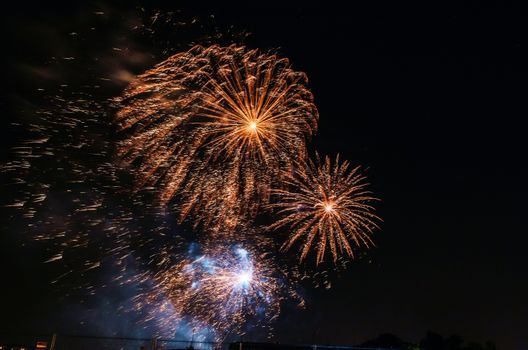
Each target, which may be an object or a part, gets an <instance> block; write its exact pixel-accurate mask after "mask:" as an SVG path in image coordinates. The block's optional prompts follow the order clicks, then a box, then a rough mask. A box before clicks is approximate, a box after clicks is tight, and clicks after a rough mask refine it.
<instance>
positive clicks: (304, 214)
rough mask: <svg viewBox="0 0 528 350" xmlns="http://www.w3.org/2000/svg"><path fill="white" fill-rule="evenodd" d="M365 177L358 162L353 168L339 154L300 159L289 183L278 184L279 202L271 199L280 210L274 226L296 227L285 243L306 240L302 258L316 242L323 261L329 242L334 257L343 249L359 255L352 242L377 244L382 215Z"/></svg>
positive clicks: (292, 228)
mask: <svg viewBox="0 0 528 350" xmlns="http://www.w3.org/2000/svg"><path fill="white" fill-rule="evenodd" d="M364 180H365V177H364V176H363V175H361V174H360V173H359V167H356V168H354V169H351V170H349V163H348V162H347V161H344V162H342V163H340V161H339V156H337V158H336V160H335V162H333V164H332V161H331V160H330V158H329V157H328V156H327V157H325V158H324V161H322V160H321V158H320V157H319V155H316V159H315V162H313V161H311V160H308V161H306V162H300V163H299V166H298V169H296V170H295V171H294V172H293V173H291V174H290V175H288V177H287V179H286V180H285V184H286V185H287V186H288V187H289V188H287V189H278V190H276V191H275V193H276V194H277V196H278V202H277V203H273V204H271V205H270V206H271V207H272V208H275V209H277V214H278V215H279V216H281V218H280V219H278V220H277V221H276V222H275V223H274V224H273V225H272V226H271V227H272V228H274V229H276V228H279V227H282V226H288V227H289V229H290V230H291V234H290V236H289V238H288V240H287V241H286V242H285V243H284V245H283V246H282V249H283V250H288V249H290V248H291V247H292V246H293V245H294V244H296V243H298V242H300V241H302V246H301V251H300V260H301V261H302V260H304V259H305V258H306V256H307V255H308V253H309V252H310V251H311V250H312V248H313V246H314V245H315V250H316V252H317V253H316V254H317V257H316V264H319V263H321V262H322V261H323V259H324V255H325V252H326V251H327V249H328V248H329V250H330V251H331V253H332V257H333V261H334V263H335V262H336V261H337V258H338V256H339V255H340V254H347V255H348V256H352V257H353V256H354V253H353V250H352V245H353V244H355V245H356V246H362V245H363V246H366V247H369V246H370V245H372V244H373V243H372V240H371V238H370V234H371V233H372V232H373V230H374V229H375V228H377V225H376V221H377V220H378V217H377V216H376V215H375V214H373V211H374V208H373V207H372V206H371V205H370V204H369V203H370V202H372V201H373V200H375V198H374V197H372V195H371V193H370V192H369V191H368V190H367V189H366V187H367V185H368V184H367V183H365V182H364Z"/></svg>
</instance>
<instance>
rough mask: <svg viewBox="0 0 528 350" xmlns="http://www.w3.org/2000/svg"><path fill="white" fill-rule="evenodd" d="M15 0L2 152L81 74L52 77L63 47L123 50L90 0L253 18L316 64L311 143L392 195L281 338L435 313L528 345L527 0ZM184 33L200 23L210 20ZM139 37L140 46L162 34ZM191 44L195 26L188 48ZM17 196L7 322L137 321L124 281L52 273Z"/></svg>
mask: <svg viewBox="0 0 528 350" xmlns="http://www.w3.org/2000/svg"><path fill="white" fill-rule="evenodd" d="M11 5H12V6H9V5H5V6H6V7H10V8H9V10H7V9H5V10H4V13H3V14H2V29H3V33H4V45H3V46H4V48H5V50H4V53H3V57H2V61H3V67H4V70H5V71H4V73H3V79H4V83H3V84H2V85H3V86H2V89H3V93H2V97H3V98H2V102H1V105H0V106H1V108H2V115H3V118H2V125H1V127H2V128H1V130H2V156H1V157H0V159H1V161H2V163H3V162H5V161H8V160H10V159H11V157H12V152H11V151H10V149H11V148H12V147H15V146H17V145H18V144H19V143H20V142H21V141H22V140H23V138H24V137H25V136H26V135H25V133H24V131H22V132H21V131H20V129H19V128H18V127H13V126H12V124H13V123H20V122H27V121H28V120H31V116H28V114H29V113H28V111H31V110H33V109H34V108H35V106H38V105H39V103H42V101H43V97H42V93H41V92H38V91H37V89H38V88H39V87H41V86H44V87H46V90H47V89H48V88H49V90H51V89H52V88H53V87H56V86H58V85H60V84H63V83H64V82H65V81H70V82H71V80H72V78H71V77H72V76H75V74H74V73H72V72H71V71H69V70H68V69H65V70H64V71H58V72H55V73H57V75H49V76H47V75H46V74H44V73H45V72H44V71H45V70H42V71H41V70H39V68H41V67H47V65H48V64H49V62H50V61H51V60H50V57H52V56H57V57H61V56H68V55H80V56H82V55H87V56H89V55H91V54H92V52H91V51H90V50H88V49H87V47H92V48H93V50H95V51H94V52H96V53H101V52H104V50H105V49H108V50H111V48H105V47H104V45H105V44H106V43H107V42H106V41H105V40H103V39H101V41H100V42H99V40H98V38H97V36H88V35H86V37H83V35H84V34H83V31H85V29H86V26H89V25H90V23H91V22H90V21H91V20H92V17H90V16H92V13H93V12H94V11H97V10H98V9H104V11H107V13H108V14H109V16H110V17H109V18H110V19H109V22H108V23H110V22H111V21H113V20H115V21H116V23H117V22H118V20H117V19H118V18H120V20H121V21H122V20H123V17H126V16H127V15H128V14H129V13H135V12H136V11H137V8H136V5H139V6H140V7H141V6H143V7H145V8H148V9H151V10H152V9H159V10H160V11H161V12H168V11H175V10H181V11H182V12H181V15H182V16H185V17H186V18H192V17H193V16H196V17H198V18H200V20H204V21H205V23H206V24H207V23H209V22H207V18H209V21H211V22H210V23H213V25H211V27H213V26H217V27H218V28H220V31H222V30H225V29H226V28H230V26H233V28H234V29H233V31H234V32H240V33H242V32H248V33H250V35H249V36H247V38H246V39H244V40H243V43H244V44H245V45H247V46H248V47H250V48H259V49H261V50H263V51H266V50H274V51H276V52H278V53H279V54H280V55H281V56H283V57H287V58H289V59H290V61H291V63H292V65H293V67H294V68H295V69H296V70H300V71H303V72H305V73H306V74H307V75H308V79H309V87H310V89H311V91H312V92H313V94H314V96H315V103H316V105H317V108H318V110H319V114H320V117H319V127H318V132H317V134H316V136H315V138H314V140H313V142H312V145H311V147H313V148H317V149H318V150H319V152H321V153H323V154H331V155H335V154H337V153H340V154H341V156H342V157H343V158H345V159H348V160H349V161H351V163H352V164H354V165H361V166H362V168H363V169H364V170H365V171H366V175H367V177H368V180H369V182H370V183H371V184H372V185H371V186H372V187H371V188H372V190H373V192H374V193H375V194H376V196H377V197H379V198H380V199H381V201H380V203H379V204H378V208H379V209H378V214H379V215H380V216H381V217H382V218H383V222H382V223H381V229H380V230H378V231H376V233H375V234H374V241H375V243H376V247H375V248H372V249H370V250H368V251H366V254H365V256H363V257H361V258H360V259H357V260H356V261H352V262H351V263H350V264H349V265H348V269H347V270H345V271H340V272H339V273H337V274H336V276H333V277H332V279H331V288H330V289H326V288H324V287H320V288H312V287H310V286H309V285H308V284H307V285H303V286H302V293H303V294H304V297H305V299H306V303H307V308H306V310H297V311H295V312H294V311H292V312H289V313H288V314H285V313H283V314H282V315H281V318H280V319H279V321H278V323H277V325H276V327H275V336H276V339H279V340H281V342H284V343H292V342H293V343H325V344H360V343H362V342H364V341H366V340H368V339H372V338H374V337H376V336H377V335H379V334H382V333H392V334H395V335H397V336H399V337H401V338H402V339H404V340H406V341H411V342H417V341H419V339H421V338H422V337H423V336H425V334H426V332H427V331H428V330H432V331H435V332H437V333H439V334H441V335H443V336H449V335H452V334H458V335H460V336H462V337H463V338H464V339H466V340H468V341H478V342H482V343H483V342H485V341H487V340H491V341H493V342H495V343H496V344H497V345H498V347H499V348H500V349H519V350H520V349H525V348H526V347H528V335H527V334H526V329H528V303H527V302H526V300H525V299H526V295H528V279H527V278H526V277H527V276H526V271H527V267H528V264H527V262H526V259H525V249H526V248H525V247H526V243H528V239H527V237H526V234H525V232H526V223H525V220H526V218H525V216H526V215H525V213H524V212H525V208H526V204H525V201H526V197H527V195H528V191H527V185H526V179H527V178H528V176H527V175H528V171H527V170H528V168H527V165H526V161H525V159H526V141H525V135H524V133H525V128H524V127H523V123H522V119H521V118H525V117H526V104H525V103H524V102H525V98H526V97H525V94H524V90H525V89H523V87H524V85H525V84H526V83H525V82H526V80H527V78H528V76H527V68H526V62H527V58H528V46H527V45H528V41H527V40H528V39H527V38H526V35H525V34H524V33H526V32H528V28H527V26H528V15H527V14H528V12H526V9H525V8H524V7H523V6H520V5H516V4H515V3H511V4H506V3H504V4H497V3H493V2H486V3H475V2H466V1H462V2H448V3H443V4H442V5H436V4H427V3H419V2H411V3H406V4H398V3H391V2H376V3H370V4H350V5H349V7H348V8H347V7H345V5H338V4H337V3H331V2H323V3H320V4H318V5H307V4H303V2H297V1H295V2H294V3H290V4H288V5H285V4H282V3H281V2H279V1H274V2H269V3H266V4H262V6H260V5H261V4H250V5H247V4H246V5H238V4H236V5H235V4H229V5H228V4H222V5H219V4H216V5H212V6H209V5H208V4H206V3H203V2H195V3H191V2H186V3H183V4H177V3H173V2H171V1H154V2H152V3H147V2H134V4H130V5H126V4H123V3H122V2H116V3H114V4H102V3H99V2H96V3H92V2H91V3H89V4H83V5H81V4H61V3H60V2H54V3H53V4H37V3H30V4H29V5H26V4H22V3H15V4H11ZM120 14H122V16H121V15H120ZM211 15H213V16H211ZM111 16H115V17H111ZM85 19H86V21H84V20H85ZM108 23H107V24H106V25H107V27H106V28H110V29H112V28H113V27H112V25H109V24H108ZM116 26H117V25H116ZM206 27H207V25H206ZM205 30H207V28H206V29H205ZM71 32H78V34H76V36H71V35H69V34H70V33H71ZM111 34H112V33H111V32H109V33H105V32H102V33H100V34H98V35H101V36H103V37H105V35H108V36H111ZM164 35H167V33H164ZM182 35H183V34H182ZM185 35H186V36H187V37H190V38H192V37H196V40H200V35H202V34H201V32H199V31H196V32H191V33H190V34H189V33H185ZM240 36H241V37H242V36H243V35H242V34H240ZM77 37H78V38H80V39H75V38H77ZM72 38H73V39H72ZM75 40H78V41H75ZM219 40H224V38H223V37H222V38H221V39H219ZM134 44H136V43H132V44H131V46H134V49H135V50H137V51H138V52H141V51H142V50H147V49H148V48H149V47H148V46H147V45H145V44H144V43H138V44H137V45H134ZM189 46H190V43H189V42H182V43H181V50H186V49H187V48H188V47H189ZM174 53H176V52H171V53H165V55H166V56H168V55H170V54H174ZM152 56H153V57H149V58H148V59H145V61H144V62H142V63H140V64H135V66H133V68H131V70H132V71H133V70H134V69H136V70H138V71H134V73H136V74H137V73H141V72H142V71H144V70H146V69H149V68H151V67H152V66H153V65H154V64H156V63H159V62H161V61H162V60H163V59H164V58H163V57H162V54H160V53H157V55H156V54H154V53H152ZM130 65H133V64H132V63H131V64H130ZM109 69H110V68H109ZM43 72H44V73H43ZM76 74H77V75H79V72H77V73H76ZM82 80H83V79H82V78H79V81H78V82H77V83H78V84H82ZM107 90H110V89H107ZM116 90H117V89H116ZM106 92H108V91H106ZM117 93H119V91H117ZM5 193H7V196H9V195H10V193H9V192H8V191H6V192H5ZM2 196H4V195H2ZM3 203H4V201H2V204H3ZM523 203H524V204H523ZM3 213H4V212H3V211H2V225H1V226H0V227H1V229H2V234H1V236H2V241H1V243H0V266H1V267H0V270H1V274H0V277H1V281H2V283H1V285H2V286H1V287H0V290H1V292H0V293H1V296H2V297H1V299H0V310H2V314H4V315H5V317H2V320H1V321H0V331H2V330H6V331H13V330H15V329H16V330H23V331H24V332H28V333H31V332H46V333H47V332H51V331H54V330H56V329H60V330H65V331H66V330H68V331H67V333H73V332H79V333H83V332H84V333H89V334H94V333H95V332H104V331H110V332H119V333H120V332H126V330H127V329H131V328H133V327H134V320H125V321H123V320H118V317H117V316H116V315H115V314H114V313H113V309H112V305H114V303H117V302H118V301H119V300H120V298H121V299H122V298H126V297H127V294H126V293H127V291H117V292H115V291H114V292H115V294H112V293H114V292H112V291H110V292H107V293H108V294H102V295H99V296H90V297H88V298H87V299H86V300H83V302H82V303H81V302H80V297H79V295H80V294H81V293H82V291H79V290H71V291H67V293H64V292H63V291H61V290H57V289H55V287H54V286H53V285H50V282H51V281H53V280H54V279H55V278H56V277H57V274H58V271H62V268H56V267H54V266H53V265H50V264H42V262H43V261H45V260H46V257H47V256H48V255H47V252H46V251H43V250H42V245H40V244H37V243H35V242H30V241H29V240H28V238H27V237H26V236H24V234H23V233H22V234H21V232H19V229H21V224H20V222H21V221H20V220H19V218H17V216H16V215H15V214H13V213H12V212H6V214H3ZM101 270H102V271H100V272H99V274H98V275H97V274H96V273H95V272H93V271H91V272H89V273H88V274H93V275H90V276H92V277H93V278H95V279H98V280H100V279H104V278H105V276H107V275H108V274H109V273H108V271H105V270H104V266H103V267H101ZM65 294H69V296H66V295H65ZM78 297H79V299H75V298H78ZM287 310H290V309H287ZM290 311H291V310H290ZM80 313H87V314H88V316H87V317H86V319H87V320H92V321H94V320H95V321H96V320H98V319H101V318H105V319H107V320H108V324H112V322H115V325H114V328H113V329H110V328H109V326H108V324H106V323H105V324H104V325H96V326H94V327H90V326H89V325H79V324H78V321H79V319H77V318H76V317H77V316H78V314H80ZM95 321H94V322H95ZM118 323H119V324H118ZM70 330H71V331H70ZM120 335H125V334H120Z"/></svg>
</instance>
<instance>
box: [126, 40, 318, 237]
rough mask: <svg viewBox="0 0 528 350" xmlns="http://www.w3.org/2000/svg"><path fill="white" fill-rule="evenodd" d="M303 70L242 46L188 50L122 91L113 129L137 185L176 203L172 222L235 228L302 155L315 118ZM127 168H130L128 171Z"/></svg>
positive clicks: (315, 122)
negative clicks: (121, 135) (190, 221)
mask: <svg viewBox="0 0 528 350" xmlns="http://www.w3.org/2000/svg"><path fill="white" fill-rule="evenodd" d="M306 83H307V78H306V75H305V74H304V73H301V72H296V71H294V70H292V69H291V68H290V64H289V61H288V60H287V59H284V58H278V57H276V56H273V55H267V54H262V53H259V52H258V51H257V50H247V49H246V48H244V47H237V46H234V45H233V46H229V47H220V46H210V47H207V48H204V47H201V46H195V47H193V48H192V49H191V50H189V51H187V52H183V53H180V54H176V55H174V56H172V57H170V58H169V59H167V60H166V61H164V62H162V63H161V64H159V65H158V66H156V68H154V69H152V70H150V71H147V72H146V73H144V74H142V75H140V76H139V77H138V78H137V79H136V80H134V81H133V82H132V83H131V84H130V86H129V87H128V88H127V90H126V91H125V93H124V94H123V97H122V99H121V103H122V105H123V107H122V109H121V110H120V111H119V112H118V114H117V117H116V123H117V124H118V125H119V128H120V129H121V130H122V131H123V132H124V134H125V137H124V140H123V141H122V142H121V146H120V147H119V154H120V156H121V157H122V158H123V159H124V160H125V161H127V162H128V163H129V164H131V165H132V167H131V168H132V169H137V171H136V174H137V183H136V184H137V188H142V187H145V186H155V187H156V188H157V189H158V191H159V199H160V201H161V202H162V203H167V202H168V201H170V200H171V199H172V198H173V197H177V198H178V199H179V200H178V202H179V212H180V218H181V219H182V220H183V219H184V218H186V217H188V216H189V215H191V214H192V217H193V222H194V224H195V225H198V224H203V226H209V225H210V224H213V225H214V224H219V225H220V226H221V225H225V226H227V227H231V228H232V227H234V226H236V225H237V224H238V223H239V219H240V218H247V217H249V218H251V217H253V216H254V215H255V214H256V211H257V209H258V207H259V206H260V205H261V204H262V203H266V202H267V201H268V200H269V189H270V186H271V183H272V181H274V180H277V179H278V177H279V175H280V174H282V171H283V170H285V169H288V168H289V167H291V165H292V160H293V159H299V158H301V159H302V158H304V156H305V153H306V142H307V140H308V139H309V138H310V137H311V135H312V134H313V133H314V132H315V130H316V127H317V119H318V113H317V109H316V107H315V105H314V103H313V97H312V94H311V92H310V91H309V90H308V89H307V87H306ZM134 167H135V168H134Z"/></svg>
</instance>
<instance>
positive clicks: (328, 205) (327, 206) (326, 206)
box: [324, 202, 335, 213]
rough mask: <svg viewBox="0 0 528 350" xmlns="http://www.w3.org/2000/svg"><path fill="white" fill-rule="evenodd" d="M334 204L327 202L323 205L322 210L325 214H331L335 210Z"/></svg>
mask: <svg viewBox="0 0 528 350" xmlns="http://www.w3.org/2000/svg"><path fill="white" fill-rule="evenodd" d="M334 205H335V204H334V203H332V202H327V203H325V204H324V210H325V211H326V212H327V213H331V212H333V211H334V210H335V209H334Z"/></svg>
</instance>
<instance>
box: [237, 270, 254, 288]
mask: <svg viewBox="0 0 528 350" xmlns="http://www.w3.org/2000/svg"><path fill="white" fill-rule="evenodd" d="M252 278H253V276H252V274H251V272H249V271H244V272H241V273H240V274H239V275H238V284H239V285H241V286H243V287H247V286H248V285H249V283H250V282H251V279H252Z"/></svg>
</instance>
